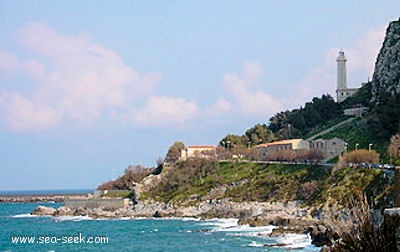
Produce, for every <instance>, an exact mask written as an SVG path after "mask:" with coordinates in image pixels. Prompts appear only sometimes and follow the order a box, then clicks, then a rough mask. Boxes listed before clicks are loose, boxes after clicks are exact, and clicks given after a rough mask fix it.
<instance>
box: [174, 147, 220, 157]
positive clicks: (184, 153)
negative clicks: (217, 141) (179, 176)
mask: <svg viewBox="0 0 400 252" xmlns="http://www.w3.org/2000/svg"><path fill="white" fill-rule="evenodd" d="M215 156H216V147H215V146H212V145H192V146H187V147H186V148H185V149H183V150H181V158H180V160H181V161H184V160H187V159H189V158H214V157H215Z"/></svg>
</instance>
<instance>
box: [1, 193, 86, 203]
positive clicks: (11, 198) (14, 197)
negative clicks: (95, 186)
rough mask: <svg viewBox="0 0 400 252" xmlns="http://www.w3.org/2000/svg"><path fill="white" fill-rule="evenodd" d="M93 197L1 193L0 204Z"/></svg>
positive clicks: (61, 200) (70, 194)
mask: <svg viewBox="0 0 400 252" xmlns="http://www.w3.org/2000/svg"><path fill="white" fill-rule="evenodd" d="M92 197H93V196H92V194H91V193H82V192H71V193H61V194H60V193H40V192H38V193H29V192H28V193H26V194H25V193H14V192H2V193H1V194H0V203H33V202H64V201H65V200H78V199H79V200H87V199H91V198H92Z"/></svg>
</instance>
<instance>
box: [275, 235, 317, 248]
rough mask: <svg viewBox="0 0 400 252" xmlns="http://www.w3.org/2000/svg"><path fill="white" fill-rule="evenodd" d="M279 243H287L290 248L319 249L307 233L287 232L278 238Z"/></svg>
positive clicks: (286, 246)
mask: <svg viewBox="0 0 400 252" xmlns="http://www.w3.org/2000/svg"><path fill="white" fill-rule="evenodd" d="M276 240H277V241H278V243H280V244H286V245H285V246H284V247H285V248H288V249H305V248H308V249H310V250H312V251H319V249H318V248H317V247H315V246H314V245H312V244H311V238H310V236H308V235H307V234H285V235H282V236H279V237H277V238H276Z"/></svg>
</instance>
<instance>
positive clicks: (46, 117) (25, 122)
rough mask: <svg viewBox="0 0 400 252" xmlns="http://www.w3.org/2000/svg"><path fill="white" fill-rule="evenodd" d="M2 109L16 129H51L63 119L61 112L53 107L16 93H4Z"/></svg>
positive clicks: (11, 126)
mask: <svg viewBox="0 0 400 252" xmlns="http://www.w3.org/2000/svg"><path fill="white" fill-rule="evenodd" d="M0 108H1V109H0V111H2V112H3V114H4V116H5V119H6V121H7V123H8V125H9V127H10V128H12V129H13V130H14V131H26V130H28V129H29V130H31V129H33V130H39V129H49V128H52V127H54V126H56V125H58V124H59V123H60V121H61V116H60V114H59V113H58V112H57V111H56V110H55V109H53V108H51V107H49V106H47V105H45V104H41V103H40V102H35V101H30V100H28V99H25V98H24V97H22V96H20V95H19V94H16V93H3V95H2V96H1V97H0Z"/></svg>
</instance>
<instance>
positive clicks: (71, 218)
mask: <svg viewBox="0 0 400 252" xmlns="http://www.w3.org/2000/svg"><path fill="white" fill-rule="evenodd" d="M85 220H93V218H92V217H89V216H87V215H85V216H57V217H54V221H85Z"/></svg>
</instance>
